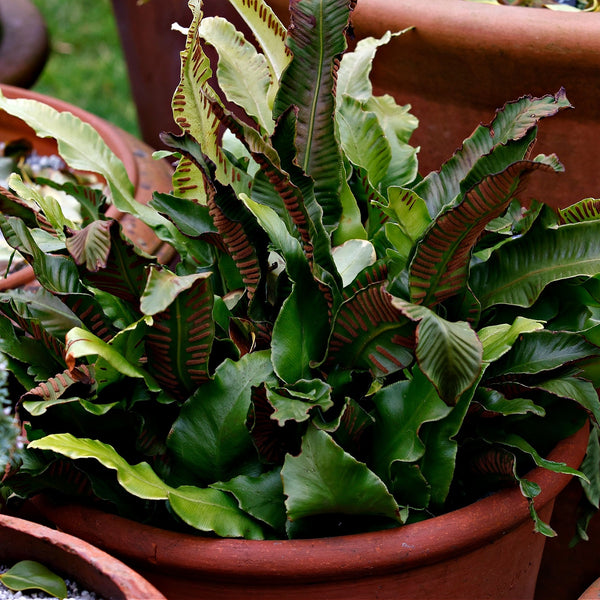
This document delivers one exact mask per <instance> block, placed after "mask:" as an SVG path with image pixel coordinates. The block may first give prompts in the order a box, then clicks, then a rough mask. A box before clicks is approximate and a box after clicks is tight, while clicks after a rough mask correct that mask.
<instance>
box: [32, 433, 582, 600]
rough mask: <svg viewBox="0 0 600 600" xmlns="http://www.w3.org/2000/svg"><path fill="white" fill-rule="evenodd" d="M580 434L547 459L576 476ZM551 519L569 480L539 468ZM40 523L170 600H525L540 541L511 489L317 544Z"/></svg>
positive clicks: (82, 515)
mask: <svg viewBox="0 0 600 600" xmlns="http://www.w3.org/2000/svg"><path fill="white" fill-rule="evenodd" d="M587 437H588V434H587V431H586V429H582V430H581V431H579V432H578V433H577V434H575V435H574V436H572V437H571V438H568V439H567V440H564V441H562V442H561V443H559V444H558V445H557V447H556V448H555V449H554V451H553V452H552V453H551V454H550V456H549V458H550V459H551V460H558V461H561V462H566V463H567V464H568V465H570V466H577V465H579V464H580V462H581V460H582V459H583V455H584V453H585V449H586V442H587ZM527 478H528V479H530V480H532V481H535V482H536V483H538V484H539V485H540V486H541V489H542V492H541V494H540V495H539V496H538V498H536V502H535V503H536V507H537V509H538V511H539V514H540V516H541V517H542V518H543V519H546V520H548V519H549V518H550V514H551V512H552V506H553V503H554V498H555V497H556V495H557V494H558V493H559V492H560V491H561V490H562V489H563V488H564V486H565V485H566V484H567V483H568V481H569V477H568V476H565V475H557V474H554V473H551V472H549V471H545V470H541V469H536V470H534V471H532V472H531V473H529V475H528V476H527ZM33 503H34V504H35V506H36V507H37V508H38V509H39V510H41V513H42V514H43V515H44V517H45V518H49V519H50V520H51V521H52V522H54V523H56V524H57V525H58V527H59V528H60V529H63V530H65V531H68V532H71V533H74V534H76V535H77V536H78V537H82V538H83V539H86V540H88V541H90V542H91V543H93V544H95V545H97V546H99V547H101V548H103V549H105V550H106V551H108V552H110V553H111V554H113V555H115V556H118V557H119V558H121V559H122V560H123V561H124V562H126V563H127V564H129V565H131V566H133V567H134V568H135V569H136V570H138V571H139V572H140V573H142V574H143V575H144V576H145V577H147V578H148V579H149V580H150V581H152V582H153V583H154V585H156V587H157V588H158V589H160V590H161V591H162V592H163V593H164V594H165V596H167V597H168V598H170V599H171V600H176V599H183V598H186V599H187V598H194V597H196V598H203V599H206V600H211V599H214V600H216V599H219V600H227V599H230V600H233V599H235V600H239V598H245V599H249V600H251V599H254V600H259V599H260V600H275V599H280V598H285V599H286V600H296V599H300V598H302V599H305V598H307V597H311V598H319V600H328V599H331V600H333V599H344V600H357V599H362V600H372V599H373V598H379V599H389V600H392V599H393V600H403V599H411V600H415V599H417V598H418V599H419V600H442V599H455V600H465V599H467V598H469V599H471V598H472V599H477V600H483V599H485V598H489V599H492V598H493V599H494V600H501V599H506V600H509V599H510V600H514V599H516V598H518V599H519V600H527V599H531V598H533V594H534V588H535V581H536V576H537V572H538V567H539V564H540V558H541V554H542V550H543V548H544V542H545V538H544V537H543V536H542V535H541V534H536V533H534V532H533V524H532V521H531V518H530V515H529V510H528V506H527V502H526V501H525V500H524V498H523V497H522V495H521V493H520V491H519V490H518V489H517V488H513V489H510V490H505V491H502V492H499V493H497V494H494V495H492V496H489V497H487V498H484V499H482V500H480V501H478V502H475V503H474V504H472V505H470V506H467V507H465V508H462V509H460V510H456V511H454V512H451V513H448V514H446V515H443V516H440V517H436V518H434V519H430V520H428V521H424V522H421V523H416V524H411V525H407V526H404V527H402V528H399V529H394V530H387V531H382V532H377V533H366V534H361V535H351V536H341V537H337V538H323V539H312V540H285V541H247V540H233V539H214V538H204V537H198V536H193V535H187V534H180V533H174V532H169V531H164V530H160V529H156V528H153V527H149V526H147V525H140V524H137V523H133V522H131V521H128V520H126V519H123V518H121V517H117V516H113V515H109V514H106V513H103V512H100V511H98V510H94V509H89V508H84V507H81V506H72V505H69V506H61V505H59V504H55V503H53V502H51V501H49V500H48V499H46V498H43V497H37V498H34V499H33Z"/></svg>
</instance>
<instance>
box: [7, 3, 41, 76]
mask: <svg viewBox="0 0 600 600" xmlns="http://www.w3.org/2000/svg"><path fill="white" fill-rule="evenodd" d="M48 53H49V45H48V32H47V30H46V24H45V23H44V20H43V18H42V16H41V15H40V13H39V11H38V10H37V8H36V7H35V6H34V5H33V4H32V3H31V2H30V0H0V82H1V83H8V84H10V85H16V86H20V87H29V86H31V85H33V84H34V82H35V81H36V79H37V78H38V76H39V74H40V73H41V71H42V69H43V68H44V65H45V64H46V60H47V59H48Z"/></svg>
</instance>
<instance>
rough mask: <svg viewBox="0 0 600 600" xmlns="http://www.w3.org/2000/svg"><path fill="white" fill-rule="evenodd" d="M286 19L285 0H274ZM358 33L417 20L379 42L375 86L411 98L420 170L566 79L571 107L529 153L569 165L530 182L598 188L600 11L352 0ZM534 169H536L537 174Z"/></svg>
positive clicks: (562, 188)
mask: <svg viewBox="0 0 600 600" xmlns="http://www.w3.org/2000/svg"><path fill="white" fill-rule="evenodd" d="M270 4H271V5H272V6H273V7H274V8H275V9H276V12H277V13H278V14H279V15H280V18H281V19H282V20H283V21H284V24H285V25H288V24H289V16H288V4H289V0H270ZM352 20H353V25H354V30H355V34H356V38H357V39H360V38H362V37H365V36H371V35H372V36H376V37H380V36H382V35H383V34H384V33H385V32H386V31H387V30H390V31H401V30H403V29H405V28H407V27H413V29H412V30H411V31H409V32H407V33H405V34H404V35H402V36H400V37H397V38H395V39H394V40H393V41H392V42H391V43H390V44H389V45H387V46H386V47H382V48H380V49H379V51H378V54H377V57H376V59H375V66H374V70H373V76H372V79H373V82H374V86H375V88H376V91H377V92H378V93H390V94H393V95H394V96H395V97H396V99H397V100H398V102H400V103H402V104H411V105H412V107H413V110H412V112H413V114H415V115H416V116H417V117H418V118H419V120H420V125H419V128H418V129H417V131H416V132H415V134H414V136H413V138H412V140H413V142H414V144H415V145H418V146H420V147H421V152H420V154H419V163H420V172H421V173H423V174H426V173H428V172H429V171H431V170H434V169H438V168H439V167H440V165H441V164H442V162H444V161H445V160H446V159H448V158H449V157H450V156H451V155H452V153H453V152H454V150H455V149H456V148H457V147H458V146H460V144H461V141H462V140H463V139H464V138H465V137H467V136H468V135H469V134H470V133H471V132H472V131H473V129H474V128H475V126H476V125H478V124H479V123H480V122H484V123H489V122H490V121H491V119H492V117H493V114H494V113H493V111H494V109H496V108H499V107H501V106H502V105H503V104H504V103H505V102H506V101H508V100H515V99H517V98H519V97H520V96H523V95H525V94H532V95H535V96H539V95H544V94H548V93H555V92H557V91H558V89H559V88H560V87H564V88H565V89H566V92H567V96H568V98H569V100H570V101H571V103H572V104H573V105H574V106H575V110H569V111H565V112H563V113H561V114H560V115H558V116H556V117H553V118H552V119H548V120H546V121H544V122H542V124H541V125H540V135H539V141H538V143H537V145H536V147H535V152H534V154H535V153H552V152H555V153H556V154H557V155H558V156H559V158H560V159H561V161H562V162H563V164H564V165H565V168H566V173H564V174H560V175H548V174H543V175H542V174H540V175H541V176H540V177H539V178H538V181H537V182H534V181H533V178H532V187H531V189H532V190H533V191H535V193H536V194H537V195H538V197H542V196H543V197H544V198H546V199H548V200H550V201H551V202H552V203H554V204H562V205H564V204H570V203H572V202H574V201H576V200H579V199H581V198H584V197H590V196H592V197H598V196H599V195H600V184H599V180H598V177H597V169H598V139H599V138H600V117H599V113H598V97H600V13H563V12H561V13H559V12H555V11H551V10H540V9H535V8H524V7H511V6H494V5H490V4H480V3H475V2H465V1H464V0H426V1H424V0H422V1H419V0H358V4H357V8H356V11H355V13H354V15H353V19H352ZM536 176H537V175H536Z"/></svg>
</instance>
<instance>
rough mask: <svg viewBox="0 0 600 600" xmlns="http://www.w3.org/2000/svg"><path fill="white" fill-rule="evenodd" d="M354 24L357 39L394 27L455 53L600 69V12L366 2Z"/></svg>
mask: <svg viewBox="0 0 600 600" xmlns="http://www.w3.org/2000/svg"><path fill="white" fill-rule="evenodd" d="M276 1H277V2H278V3H279V2H281V1H282V0H276ZM352 20H353V24H354V26H355V29H356V31H357V34H358V37H364V36H366V35H376V36H381V35H383V34H384V33H385V31H386V30H388V29H390V27H391V28H392V30H397V29H398V27H399V26H400V27H401V28H404V27H412V28H413V29H412V31H410V32H408V35H410V36H414V37H418V38H419V39H420V40H421V41H423V42H426V43H427V45H428V46H430V47H432V48H441V49H443V51H444V52H450V53H452V54H456V55H463V54H464V53H465V52H474V53H475V54H481V53H482V52H489V48H490V47H492V48H493V49H494V50H495V51H497V52H498V53H501V54H502V55H503V56H505V57H506V59H507V60H508V59H509V58H510V57H514V56H517V57H518V56H520V57H521V59H522V57H523V56H527V60H536V61H540V60H542V61H545V62H548V63H549V64H564V65H566V66H569V65H571V66H572V65H573V64H574V63H576V64H577V65H578V68H582V67H585V68H590V69H594V70H595V69H597V68H598V61H597V56H598V53H599V51H600V12H595V13H594V12H588V13H584V12H561V11H553V10H543V9H539V8H531V7H523V6H508V5H500V6H496V5H492V4H485V3H479V2H469V1H466V0H427V2H425V3H423V2H414V0H394V1H393V2H389V0H363V1H362V2H359V3H358V5H357V7H356V10H355V11H354V14H353V17H352ZM405 35H407V34H405ZM532 40H535V42H536V43H535V44H532ZM524 52H525V54H523V53H524Z"/></svg>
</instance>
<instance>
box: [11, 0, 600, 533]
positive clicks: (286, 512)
mask: <svg viewBox="0 0 600 600" xmlns="http://www.w3.org/2000/svg"><path fill="white" fill-rule="evenodd" d="M230 1H231V3H232V4H233V5H234V6H235V7H236V8H237V9H238V10H239V12H240V14H241V15H242V16H243V17H244V18H245V20H246V22H247V23H248V25H249V27H250V29H251V30H252V32H253V34H254V37H255V38H256V40H257V41H258V44H259V45H260V47H261V48H262V52H257V50H255V48H254V46H252V45H250V44H249V43H248V42H246V41H245V40H244V39H243V37H242V36H241V34H240V33H238V32H237V31H235V29H234V28H233V26H232V25H231V24H230V23H228V22H227V21H225V20H223V19H219V18H212V19H203V18H202V5H201V2H200V0H191V1H190V8H191V11H192V22H191V25H190V27H189V29H188V30H187V43H186V47H185V50H184V51H183V52H182V64H181V83H180V85H179V87H178V89H177V90H176V92H175V94H174V98H173V110H174V117H175V121H176V123H177V124H178V125H179V127H180V130H181V131H180V133H179V134H167V135H165V136H164V139H165V141H166V142H168V144H169V145H170V146H171V147H172V148H173V156H175V157H176V158H177V168H176V171H175V174H174V177H173V188H174V189H173V193H172V194H156V195H155V197H154V200H153V202H152V204H151V206H140V205H137V204H136V203H135V202H134V201H133V198H132V195H131V184H130V182H129V181H128V180H127V176H126V174H125V172H124V170H123V168H122V165H120V164H119V163H118V161H117V160H116V159H115V158H114V156H113V155H112V154H111V153H110V151H108V150H107V148H106V147H105V146H104V144H103V143H102V141H101V140H100V139H99V137H98V136H97V135H96V134H95V133H94V132H93V130H91V129H89V128H88V127H87V126H85V125H83V124H81V123H79V122H77V121H76V119H74V118H73V117H72V116H70V115H68V114H65V113H61V114H59V113H55V112H53V111H52V110H50V109H49V108H47V107H44V106H41V105H38V104H35V103H31V102H25V101H17V100H8V99H5V98H3V99H0V107H1V108H2V109H4V110H6V111H8V112H10V113H11V114H13V115H17V116H19V117H21V118H24V119H25V120H27V122H28V123H30V124H31V125H32V126H33V127H34V128H35V129H36V130H37V132H38V134H39V135H52V136H54V137H55V138H56V139H57V140H58V145H59V151H60V152H61V155H62V156H63V158H64V160H65V161H66V162H67V163H69V164H70V165H71V166H72V167H73V168H77V169H82V170H86V171H95V172H97V173H99V174H101V175H102V176H103V177H104V178H105V180H106V182H107V187H108V190H109V194H108V195H109V196H110V200H111V201H112V202H113V203H114V204H115V205H116V206H117V207H118V208H119V209H120V210H122V211H124V212H128V213H130V214H132V215H134V216H136V217H137V218H140V219H141V220H143V221H144V222H146V223H147V224H148V225H149V226H151V227H152V228H153V229H154V230H155V231H156V233H157V235H158V236H159V237H160V238H161V239H163V240H165V241H167V242H169V243H170V244H171V245H172V246H173V247H174V248H175V250H176V251H177V254H178V260H177V261H176V262H175V263H174V264H171V265H169V266H164V265H160V264H159V263H158V262H157V261H156V260H155V259H154V258H153V257H150V256H147V255H144V254H143V253H141V252H140V251H138V250H136V248H135V247H133V246H132V245H131V244H130V243H129V242H128V241H127V240H126V239H125V238H124V236H123V235H122V233H121V231H120V225H119V223H117V222H113V221H111V220H108V219H106V218H105V217H104V207H105V204H106V200H107V199H106V198H105V197H104V196H102V194H99V193H98V194H96V193H95V194H94V195H93V196H90V195H89V194H80V196H79V197H80V199H81V202H82V206H83V211H82V213H83V215H84V222H83V224H82V225H81V226H80V227H79V226H75V225H74V224H72V223H69V222H68V221H67V220H66V219H65V217H64V215H62V212H61V210H60V206H59V204H58V203H57V202H56V201H54V200H53V199H52V198H51V197H45V198H42V197H38V196H33V195H31V193H29V192H27V188H25V187H24V186H22V185H20V182H19V181H18V180H16V179H14V178H13V180H12V182H11V184H12V186H13V191H9V190H3V191H2V193H1V194H0V201H1V203H2V215H1V216H0V226H1V228H2V231H3V233H4V235H5V237H6V239H7V240H8V242H9V243H10V244H11V245H12V247H13V248H15V250H17V251H18V252H20V253H21V254H22V255H23V256H24V257H25V258H26V259H27V260H28V261H29V262H30V263H31V264H32V265H33V268H34V271H35V274H36V277H37V280H38V281H39V283H40V289H39V290H38V291H37V292H36V293H23V292H19V291H14V292H10V293H5V294H3V295H2V296H1V297H0V313H1V314H2V318H1V319H0V328H1V333H0V350H2V351H3V352H5V353H6V355H7V357H8V361H9V367H10V369H11V371H12V373H13V374H14V376H15V379H16V380H17V381H18V382H19V383H20V385H22V386H23V387H24V388H25V390H24V394H23V395H22V397H21V399H20V403H19V410H20V414H21V417H22V419H23V421H24V422H25V424H26V427H27V436H28V440H29V443H28V446H27V449H26V454H25V456H24V458H23V461H22V464H21V465H20V467H19V468H18V469H14V470H13V471H12V472H11V473H10V474H9V475H8V476H7V477H6V478H5V480H4V484H5V485H6V486H8V487H9V488H10V489H11V490H12V492H13V494H14V495H16V496H21V497H24V496H28V495H32V494H36V493H38V492H41V491H44V492H49V491H53V492H55V493H58V494H61V495H62V496H63V497H67V498H70V499H73V498H77V499H78V500H80V501H84V500H87V501H94V500H93V499H95V501H97V502H102V503H103V504H104V505H105V506H107V507H109V508H111V509H112V510H115V511H118V512H120V513H122V514H125V515H130V516H132V517H133V518H137V519H140V518H141V519H143V520H145V521H147V522H151V523H156V524H159V525H161V526H163V527H172V528H194V529H196V530H199V531H203V532H212V533H214V534H217V535H220V536H231V537H247V538H253V539H261V538H281V537H305V536H321V535H335V534H340V533H346V532H356V531H365V530H372V529H377V528H387V527H397V526H401V525H402V524H403V523H406V522H410V521H414V520H419V519H423V518H426V517H429V516H434V515H436V514H439V513H441V512H444V511H447V510H451V509H453V508H454V507H456V506H461V505H464V504H466V503H469V502H472V501H474V500H476V499H477V498H478V497H480V496H481V495H482V494H488V493H490V492H491V491H493V490H495V489H498V487H501V486H504V485H520V486H521V489H522V491H523V494H524V495H525V496H526V497H527V498H529V499H530V505H531V513H532V517H533V519H534V521H535V525H536V527H537V528H538V529H539V530H541V531H542V532H544V533H546V534H551V533H552V532H551V530H550V528H549V526H547V525H546V524H544V523H542V522H541V521H540V520H539V518H538V517H537V514H536V513H535V510H534V506H533V498H534V497H535V496H536V494H537V493H539V488H537V487H536V485H534V484H532V483H531V482H529V481H527V479H526V476H525V475H526V473H527V471H528V469H530V468H531V467H532V466H535V465H539V466H542V467H544V468H547V469H551V470H553V471H557V472H562V473H569V474H573V475H576V476H578V477H579V478H581V479H582V480H583V481H584V482H590V481H597V478H594V477H588V476H586V475H585V474H584V473H582V472H579V471H576V470H574V469H571V468H569V467H567V466H566V465H563V464H559V463H554V462H550V461H548V460H545V459H544V458H543V456H544V455H545V454H546V453H547V452H548V450H549V449H550V448H552V446H553V445H555V444H556V442H557V441H558V440H560V439H562V438H564V437H566V436H568V435H570V434H572V433H574V432H575V431H577V430H578V429H580V428H581V427H582V426H583V425H584V424H585V422H586V421H587V420H589V419H590V418H591V419H592V421H593V422H594V423H595V422H596V420H597V418H598V416H599V415H600V405H599V404H598V398H597V396H596V393H595V391H594V384H593V382H592V381H591V380H590V378H589V374H590V373H591V370H590V364H591V363H592V362H593V359H594V357H596V356H597V355H598V347H597V346H596V344H595V343H594V342H596V341H597V339H596V338H597V337H598V333H597V328H596V315H597V312H598V311H597V307H598V300H597V298H598V274H599V273H600V235H599V234H600V219H599V214H598V207H597V203H596V202H594V201H591V200H586V201H583V202H582V203H579V204H575V205H573V206H572V207H571V208H569V209H565V210H563V211H560V212H558V213H557V212H554V211H552V210H550V209H549V208H547V207H544V206H543V205H542V204H540V203H538V202H536V201H532V199H531V198H529V197H528V196H527V194H526V192H525V191H524V190H525V188H524V184H525V182H526V180H527V178H528V177H529V176H530V174H531V173H533V172H536V171H560V170H561V165H560V163H559V162H558V159H557V158H556V157H555V156H553V155H551V156H543V155H540V156H537V157H532V154H531V151H532V146H533V143H534V140H535V136H536V132H537V125H538V122H539V121H540V120H541V119H543V118H545V117H550V116H553V115H554V114H556V113H557V112H559V111H561V110H563V109H565V108H568V107H569V103H568V101H567V99H566V97H565V94H564V92H562V91H559V92H558V93H557V94H556V95H549V96H545V97H542V98H522V99H520V100H518V101H516V102H513V103H510V104H507V105H506V106H505V107H504V108H503V109H502V110H499V111H498V112H497V114H496V116H495V118H494V119H493V121H492V122H491V124H490V125H488V126H479V127H478V128H477V129H476V130H475V131H474V133H473V134H472V135H471V136H470V137H469V138H468V139H467V140H465V141H464V143H463V145H462V147H461V149H460V150H458V151H457V152H456V154H455V155H454V156H453V157H451V158H450V159H449V160H448V161H447V162H446V163H445V164H444V165H443V166H442V167H441V169H440V170H439V171H437V172H434V173H430V174H429V175H427V176H426V177H424V178H422V177H419V176H418V175H417V162H416V154H417V150H416V149H415V148H413V147H411V146H410V145H409V144H408V141H409V138H410V134H411V133H412V131H413V130H414V128H415V127H416V125H417V123H416V120H415V119H414V117H412V116H411V115H410V113H409V111H408V107H401V106H398V105H396V103H395V101H394V100H393V99H392V98H391V97H389V96H375V95H373V91H372V88H371V85H370V82H369V72H370V68H371V63H372V60H373V58H374V56H375V54H376V50H377V48H378V47H379V46H381V45H382V44H385V43H387V41H388V40H389V39H390V37H391V35H386V36H385V37H384V38H382V39H379V40H376V39H366V40H363V41H361V42H359V43H358V45H357V47H356V49H355V50H354V51H353V52H347V51H346V35H347V34H348V31H349V29H350V23H351V21H350V19H351V13H352V9H353V5H354V4H355V3H354V2H350V3H349V2H348V1H347V0H292V2H291V6H290V11H291V19H292V25H293V26H292V27H290V28H289V29H288V30H286V29H285V27H284V26H283V24H282V23H280V22H279V21H278V19H277V18H276V17H275V15H274V13H273V12H272V11H271V9H270V8H269V7H268V5H267V4H266V3H265V2H263V1H262V0H257V1H256V2H252V3H247V2H245V1H243V0H230ZM209 46H210V47H211V48H210V52H209V48H208V47H209ZM214 51H216V55H217V56H218V62H216V63H215V62H214V61H213V62H211V60H210V59H209V55H210V54H213V55H214V54H215V52H214ZM214 75H216V79H217V81H218V86H217V85H216V84H215V78H214V77H213V76H214ZM542 200H543V199H542ZM582 365H585V366H586V368H587V369H588V370H587V371H586V372H584V371H582ZM591 439H592V441H591V442H590V444H591V446H590V447H591V448H592V449H593V447H594V446H593V445H594V444H597V437H595V436H592V438H591ZM590 469H591V471H592V472H593V471H594V470H597V465H595V466H594V465H592V466H591V467H590ZM592 488H593V486H592V485H591V484H590V485H589V486H588V489H589V493H590V497H591V498H593V497H594V494H595V490H594V489H592Z"/></svg>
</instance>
